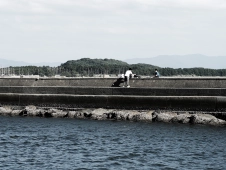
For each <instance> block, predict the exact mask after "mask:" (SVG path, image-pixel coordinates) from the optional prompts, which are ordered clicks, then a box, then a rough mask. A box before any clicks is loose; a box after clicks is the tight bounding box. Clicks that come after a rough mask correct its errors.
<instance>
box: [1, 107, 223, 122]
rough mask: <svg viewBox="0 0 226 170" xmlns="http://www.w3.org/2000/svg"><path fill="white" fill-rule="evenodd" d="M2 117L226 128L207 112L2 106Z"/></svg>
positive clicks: (220, 120)
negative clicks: (142, 122) (75, 119)
mask: <svg viewBox="0 0 226 170" xmlns="http://www.w3.org/2000/svg"><path fill="white" fill-rule="evenodd" d="M0 115H4V116H38V117H54V118H80V119H94V120H125V121H144V122H165V123H182V124H204V125H214V126H225V125H226V121H225V120H223V119H219V118H217V117H216V116H214V115H211V114H209V113H207V112H188V111H187V112H186V111H183V112H182V111H177V112H176V111H165V110H119V109H103V108H98V109H94V108H89V109H87V108H86V109H82V108H77V109H76V108H71V109H68V108H67V109H65V108H42V107H36V106H33V105H32V106H25V107H18V106H17V107H15V106H2V107H0Z"/></svg>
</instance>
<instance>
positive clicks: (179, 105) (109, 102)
mask: <svg viewBox="0 0 226 170" xmlns="http://www.w3.org/2000/svg"><path fill="white" fill-rule="evenodd" d="M0 104H1V105H2V106H3V105H13V106H27V105H35V106H40V107H65V108H107V109H110V108H112V109H134V110H140V109H141V110H152V109H154V110H157V109H164V110H191V111H226V97H221V96H199V97H197V96H121V95H114V96H111V95H68V94H67V95H66V94H16V93H14V94H13V93H11V94H10V93H4V94H3V93H1V94H0Z"/></svg>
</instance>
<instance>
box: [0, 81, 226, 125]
mask: <svg viewBox="0 0 226 170" xmlns="http://www.w3.org/2000/svg"><path fill="white" fill-rule="evenodd" d="M114 81H116V79H115V78H65V79H62V78H61V79H58V78H43V79H34V78H31V79H29V78H0V106H2V107H3V106H4V107H6V106H18V107H20V106H21V107H26V106H30V105H33V106H36V107H37V108H46V107H50V108H64V110H65V109H67V108H78V109H80V108H86V109H89V108H93V109H94V110H95V109H99V108H102V109H106V110H111V111H112V109H113V110H114V109H117V110H130V111H131V113H133V111H136V112H139V110H144V111H145V112H148V111H150V110H154V111H155V112H154V113H152V114H151V115H152V118H151V120H152V121H153V120H154V121H156V120H161V118H160V117H161V115H163V112H161V114H158V112H157V110H168V111H167V114H166V115H167V116H168V117H171V118H170V119H169V122H173V121H175V120H176V122H180V121H182V122H190V123H191V122H195V121H196V120H199V119H198V118H199V117H197V116H198V115H202V116H201V117H203V114H206V115H207V116H208V115H212V116H214V117H215V118H219V119H223V120H226V114H225V113H226V88H225V87H226V79H225V78H159V79H154V78H153V79H152V78H147V79H137V78H136V79H132V80H131V88H122V87H111V84H112V83H113V82H114ZM34 110H37V109H34ZM181 111H187V112H189V114H187V117H186V115H184V114H178V113H181ZM15 112H16V111H13V113H15ZM26 112H27V111H26ZM43 112H44V111H43ZM43 112H41V113H43ZM105 112H108V111H105ZM128 112H129V111H128ZM196 112H198V113H200V114H194V115H192V114H193V113H196ZM24 113H25V112H22V111H20V113H19V115H21V114H22V115H23V114H24ZM27 113H30V112H27ZM47 113H48V112H46V114H44V117H45V115H51V114H47ZM117 113H119V111H117ZM126 113H127V111H126ZM142 113H143V112H142ZM165 113H166V112H165V111H164V114H165ZM169 113H170V114H169ZM171 113H172V114H171ZM175 113H177V114H176V115H175ZM191 113H192V114H191ZM209 113H211V114H209ZM10 114H12V112H11V113H10ZM42 115H43V114H42ZM68 115H69V114H67V116H66V117H69V116H68ZM76 115H78V114H77V113H76ZM86 115H91V116H88V117H93V116H92V114H83V117H86ZM94 115H95V114H94ZM112 115H115V116H116V114H110V113H108V114H105V113H104V114H103V115H102V116H101V117H103V119H104V117H108V118H109V117H111V118H112ZM117 115H118V114H117ZM119 115H120V114H119ZM125 115H126V114H125ZM129 115H130V114H129ZM138 115H140V116H135V118H139V117H142V116H144V115H146V114H142V115H141V114H138ZM172 115H174V116H173V118H172ZM50 117H54V116H50ZM75 117H77V116H75ZM113 117H114V116H113ZM119 117H125V116H123V115H120V116H119ZM180 117H183V118H184V120H181V119H179V118H180ZM185 117H186V118H185ZM116 118H117V120H118V116H116ZM126 119H129V120H130V116H127V118H125V120H126ZM133 119H134V118H132V120H133ZM139 119H140V118H139ZM164 119H165V118H164ZM211 120H212V119H211ZM210 122H211V121H210Z"/></svg>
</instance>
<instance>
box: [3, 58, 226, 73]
mask: <svg viewBox="0 0 226 170" xmlns="http://www.w3.org/2000/svg"><path fill="white" fill-rule="evenodd" d="M129 68H132V71H133V73H135V74H137V75H144V76H151V77H152V76H153V75H154V70H155V68H157V69H158V71H159V73H160V75H161V76H177V75H195V76H226V69H218V70H217V69H207V68H183V69H182V68H178V69H173V68H168V67H166V68H161V67H158V66H153V65H150V64H142V63H138V64H131V65H129V64H128V63H126V62H122V61H119V60H114V59H90V58H82V59H79V60H70V61H67V62H66V63H63V64H61V65H60V66H58V67H49V66H42V67H37V66H22V67H9V68H1V69H0V73H1V74H15V75H40V76H48V77H51V76H54V75H57V74H58V75H61V76H66V77H77V76H93V75H94V74H114V75H117V74H123V73H125V71H126V70H127V69H129Z"/></svg>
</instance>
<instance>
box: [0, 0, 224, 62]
mask: <svg viewBox="0 0 226 170" xmlns="http://www.w3.org/2000/svg"><path fill="white" fill-rule="evenodd" d="M225 20H226V1H225V0H0V58H2V59H9V60H16V61H25V62H33V63H35V62H66V61H68V60H77V59H80V58H102V59H104V58H111V59H117V60H125V59H129V58H150V57H155V56H158V55H187V54H203V55H207V56H226V48H225V47H226V33H225V30H226V22H225Z"/></svg>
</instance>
